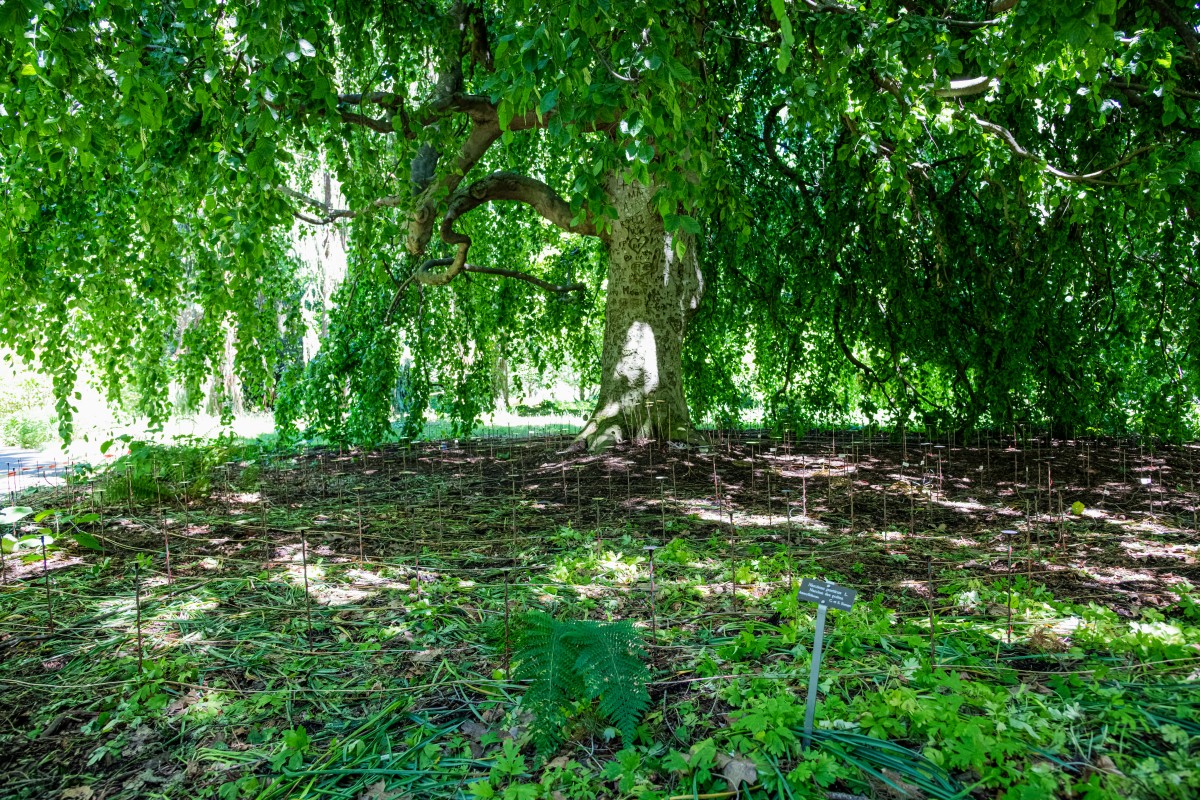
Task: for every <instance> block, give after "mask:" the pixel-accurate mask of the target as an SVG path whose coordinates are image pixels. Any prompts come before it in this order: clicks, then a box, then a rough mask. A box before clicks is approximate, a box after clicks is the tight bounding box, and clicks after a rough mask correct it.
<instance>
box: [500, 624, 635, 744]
mask: <svg viewBox="0 0 1200 800" xmlns="http://www.w3.org/2000/svg"><path fill="white" fill-rule="evenodd" d="M522 621H523V625H522V626H521V629H520V633H519V634H518V640H517V652H516V655H517V659H518V662H519V663H518V665H517V669H516V670H515V672H514V677H515V678H517V679H518V680H527V681H529V682H530V685H529V688H528V689H527V690H526V692H525V698H524V700H523V701H522V702H523V704H524V706H525V708H526V709H527V710H528V711H529V712H530V713H531V714H533V717H534V722H533V726H532V728H531V733H532V734H533V739H534V742H535V743H536V745H537V748H538V751H539V752H540V753H542V754H546V753H548V752H549V751H550V750H552V749H553V748H554V747H555V746H556V745H557V744H558V743H559V742H561V741H562V729H563V726H564V725H566V723H567V722H568V719H569V717H568V711H569V710H570V709H571V708H572V707H573V706H575V705H577V704H579V703H580V702H596V703H597V707H598V710H599V712H600V714H601V716H603V717H604V718H606V719H608V720H609V721H610V722H611V723H612V725H613V727H615V728H616V729H617V730H619V731H620V732H621V735H622V736H623V737H624V738H625V739H627V740H628V739H631V738H632V737H633V735H634V730H635V729H636V727H637V723H638V721H639V720H640V719H641V718H642V715H643V714H644V713H645V712H646V708H647V707H648V706H649V705H650V695H649V693H648V691H647V688H646V687H647V685H648V684H649V681H650V672H649V670H647V668H646V665H645V663H644V662H643V660H642V659H644V658H645V650H644V649H643V648H642V643H641V639H640V637H639V636H638V634H637V632H636V631H635V630H634V628H633V626H632V625H630V624H629V623H628V622H616V623H600V622H589V621H566V622H559V621H558V620H555V619H554V618H553V617H551V616H550V615H549V614H546V613H544V612H540V611H535V612H531V613H529V614H526V615H525V616H524V617H523V620H522Z"/></svg>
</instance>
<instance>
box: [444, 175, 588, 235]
mask: <svg viewBox="0 0 1200 800" xmlns="http://www.w3.org/2000/svg"><path fill="white" fill-rule="evenodd" d="M494 200H513V201H516V202H518V203H524V204H525V205H527V206H530V207H531V208H532V209H533V210H534V211H536V212H538V214H540V215H541V216H542V217H543V218H544V219H546V220H548V221H549V222H552V223H554V224H555V225H556V226H558V227H559V228H561V229H562V230H564V231H566V232H567V233H577V234H579V235H580V236H596V235H597V231H596V225H595V222H594V221H593V220H591V219H589V218H586V217H585V219H583V220H582V221H579V222H576V221H575V214H574V213H572V211H571V204H570V203H568V202H567V201H566V200H564V199H563V198H562V197H560V196H559V195H558V193H557V192H555V191H554V190H553V189H552V188H550V186H548V185H547V184H545V183H542V182H541V181H539V180H535V179H534V178H528V177H526V176H524V175H518V174H516V173H514V172H493V173H492V174H491V175H488V176H487V177H484V178H480V179H479V180H478V181H476V182H475V183H473V184H471V185H470V186H469V187H467V188H466V190H464V191H460V192H458V193H456V194H455V195H454V197H452V198H451V199H450V203H449V205H448V207H447V209H446V215H445V217H444V218H443V219H442V239H443V241H446V242H447V243H450V244H453V243H455V242H453V241H451V240H448V239H446V234H447V232H448V231H450V230H451V229H452V226H453V225H454V221H455V220H456V219H458V217H461V216H462V215H463V214H465V213H467V212H468V211H470V210H471V209H473V208H476V207H477V206H481V205H483V204H484V203H490V202H492V201H494Z"/></svg>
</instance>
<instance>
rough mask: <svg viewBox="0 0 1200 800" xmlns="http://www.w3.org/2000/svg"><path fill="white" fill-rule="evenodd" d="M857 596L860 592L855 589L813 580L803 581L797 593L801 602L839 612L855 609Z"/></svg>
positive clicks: (805, 579)
mask: <svg viewBox="0 0 1200 800" xmlns="http://www.w3.org/2000/svg"><path fill="white" fill-rule="evenodd" d="M857 596H858V592H857V591H855V590H854V589H848V588H846V587H845V586H838V585H837V584H836V583H830V582H829V581H815V580H813V579H812V578H804V579H803V580H801V581H800V590H799V591H798V592H797V593H796V597H797V598H798V599H799V600H800V601H801V602H804V601H807V602H809V603H818V604H820V605H823V606H829V607H830V608H836V609H837V610H838V611H849V610H850V609H851V608H853V607H854V598H855V597H857Z"/></svg>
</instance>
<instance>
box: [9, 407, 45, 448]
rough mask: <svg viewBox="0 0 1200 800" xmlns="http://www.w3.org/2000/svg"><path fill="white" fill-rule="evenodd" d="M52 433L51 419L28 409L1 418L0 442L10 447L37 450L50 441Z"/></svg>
mask: <svg viewBox="0 0 1200 800" xmlns="http://www.w3.org/2000/svg"><path fill="white" fill-rule="evenodd" d="M52 435H53V426H52V425H51V422H50V420H48V419H46V418H45V417H43V416H40V415H37V414H33V413H30V412H28V411H18V412H17V413H15V414H12V415H10V416H7V417H3V418H0V442H3V443H4V444H5V445H6V446H8V447H20V448H22V449H25V450H37V449H38V448H40V447H42V446H43V445H45V444H46V443H47V442H49V441H50V438H51V436H52Z"/></svg>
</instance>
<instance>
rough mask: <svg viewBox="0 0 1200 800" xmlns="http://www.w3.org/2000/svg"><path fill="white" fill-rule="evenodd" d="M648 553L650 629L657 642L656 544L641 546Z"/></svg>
mask: <svg viewBox="0 0 1200 800" xmlns="http://www.w3.org/2000/svg"><path fill="white" fill-rule="evenodd" d="M642 549H643V550H645V551H646V552H648V553H649V554H650V630H651V631H652V634H653V638H654V641H655V643H657V642H658V613H657V611H656V609H655V606H654V594H655V592H654V551H655V550H657V549H658V546H657V545H653V544H648V545H646V546H645V547H643V548H642Z"/></svg>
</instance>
